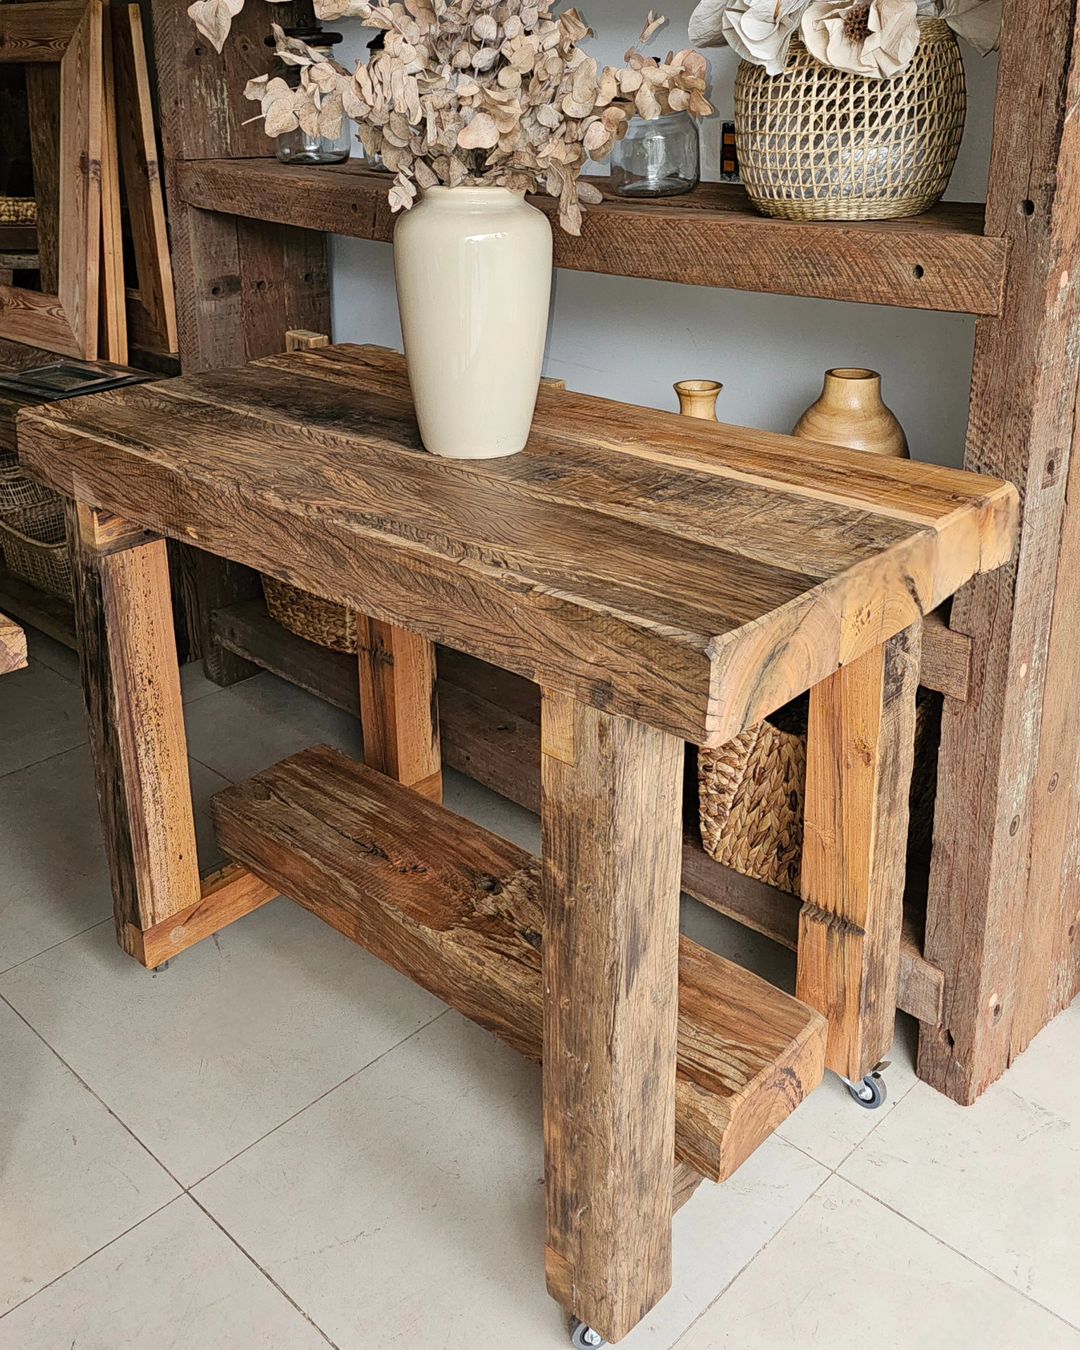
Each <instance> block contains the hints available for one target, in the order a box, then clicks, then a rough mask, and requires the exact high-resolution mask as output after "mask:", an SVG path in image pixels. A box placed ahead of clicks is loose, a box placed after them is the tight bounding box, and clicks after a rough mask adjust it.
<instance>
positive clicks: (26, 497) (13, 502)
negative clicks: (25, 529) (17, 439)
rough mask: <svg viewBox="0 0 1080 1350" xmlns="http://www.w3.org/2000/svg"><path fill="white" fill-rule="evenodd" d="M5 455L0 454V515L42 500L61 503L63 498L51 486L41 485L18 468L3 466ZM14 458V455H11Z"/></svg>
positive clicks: (39, 502)
mask: <svg viewBox="0 0 1080 1350" xmlns="http://www.w3.org/2000/svg"><path fill="white" fill-rule="evenodd" d="M7 458H8V456H7V455H0V517H3V516H4V515H6V514H7V513H8V512H9V511H21V510H23V509H24V508H25V507H27V506H40V505H41V504H42V503H43V502H52V503H53V504H54V505H59V506H62V505H63V498H62V497H61V496H60V495H59V493H56V492H53V490H52V488H47V487H42V486H41V484H40V483H35V482H34V480H33V479H32V478H27V476H26V474H24V473H23V472H22V470H21V469H19V468H18V461H17V460H16V461H15V467H13V468H12V467H5V465H4V461H5V460H6V459H7ZM11 458H12V459H14V456H11Z"/></svg>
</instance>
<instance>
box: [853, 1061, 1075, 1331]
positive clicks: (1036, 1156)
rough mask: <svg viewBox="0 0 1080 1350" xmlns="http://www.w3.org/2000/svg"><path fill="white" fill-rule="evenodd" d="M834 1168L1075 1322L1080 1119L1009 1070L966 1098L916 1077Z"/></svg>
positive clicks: (1014, 1285)
mask: <svg viewBox="0 0 1080 1350" xmlns="http://www.w3.org/2000/svg"><path fill="white" fill-rule="evenodd" d="M1074 1055H1075V1049H1074ZM1073 1062H1074V1067H1075V1059H1074V1061H1073ZM841 1174H842V1175H843V1176H845V1177H847V1178H848V1179H849V1180H850V1181H852V1182H854V1183H855V1184H856V1185H858V1186H861V1187H862V1189H863V1190H865V1191H868V1192H870V1194H872V1195H874V1196H876V1197H877V1198H878V1199H880V1200H883V1201H884V1202H885V1203H886V1204H887V1205H891V1206H892V1207H893V1208H894V1209H896V1210H899V1211H900V1213H901V1214H905V1215H906V1216H907V1217H908V1218H909V1219H912V1220H913V1221H914V1222H915V1223H917V1224H919V1226H920V1227H922V1228H925V1229H927V1230H928V1231H929V1232H931V1233H933V1234H934V1235H935V1236H936V1237H939V1238H941V1239H942V1240H943V1241H945V1242H947V1243H949V1245H950V1246H952V1247H955V1248H956V1249H957V1251H960V1252H963V1253H964V1255H965V1256H969V1257H971V1259H972V1260H974V1261H977V1262H979V1264H980V1265H982V1266H985V1267H986V1269H987V1270H990V1271H993V1273H994V1274H995V1275H998V1276H1000V1277H1001V1279H1003V1280H1005V1281H1007V1282H1008V1283H1009V1284H1011V1285H1012V1286H1013V1287H1014V1288H1016V1289H1019V1290H1020V1291H1021V1292H1023V1293H1025V1294H1029V1295H1030V1296H1031V1297H1032V1298H1034V1299H1036V1300H1037V1301H1038V1302H1039V1303H1042V1304H1043V1305H1044V1306H1045V1307H1047V1308H1050V1309H1051V1310H1052V1311H1054V1312H1056V1313H1058V1314H1060V1315H1061V1316H1062V1317H1064V1318H1066V1319H1067V1320H1068V1321H1070V1322H1072V1323H1073V1324H1074V1325H1077V1326H1080V1243H1078V1241H1077V1186H1078V1178H1080V1125H1074V1124H1072V1123H1070V1122H1069V1121H1068V1120H1066V1119H1064V1118H1063V1117H1061V1116H1059V1115H1056V1114H1055V1113H1054V1112H1053V1111H1050V1110H1048V1109H1047V1108H1046V1107H1044V1106H1040V1105H1039V1104H1038V1103H1036V1102H1033V1101H1030V1100H1029V1099H1028V1098H1026V1097H1021V1096H1020V1095H1019V1093H1018V1092H1015V1091H1014V1090H1013V1087H1012V1084H1011V1081H1010V1080H1008V1079H1007V1080H1006V1081H1005V1082H1003V1083H998V1084H996V1085H995V1086H994V1087H992V1088H991V1089H990V1090H989V1092H987V1093H986V1094H985V1095H984V1096H983V1097H982V1098H980V1100H979V1101H978V1102H977V1103H976V1104H975V1105H974V1106H970V1107H962V1106H957V1105H956V1104H955V1103H954V1102H950V1101H949V1100H948V1099H947V1098H945V1097H943V1096H942V1095H941V1094H940V1093H939V1092H935V1091H934V1090H933V1089H932V1088H930V1087H927V1086H926V1084H925V1083H917V1084H916V1085H915V1087H913V1088H912V1090H911V1091H910V1092H909V1093H908V1095H907V1096H906V1097H905V1098H904V1100H903V1101H902V1102H901V1103H900V1105H899V1106H898V1107H897V1108H896V1110H895V1111H893V1112H892V1113H891V1114H890V1115H889V1116H888V1117H887V1118H886V1119H885V1120H883V1121H882V1123H881V1125H880V1127H879V1128H878V1129H877V1130H875V1131H874V1133H873V1134H872V1135H871V1136H870V1138H869V1139H868V1140H867V1141H866V1142H865V1143H864V1144H863V1145H861V1146H860V1147H859V1148H858V1149H857V1150H856V1151H855V1152H854V1153H853V1154H852V1155H851V1157H850V1158H848V1160H847V1162H845V1163H844V1165H843V1167H842V1169H841Z"/></svg>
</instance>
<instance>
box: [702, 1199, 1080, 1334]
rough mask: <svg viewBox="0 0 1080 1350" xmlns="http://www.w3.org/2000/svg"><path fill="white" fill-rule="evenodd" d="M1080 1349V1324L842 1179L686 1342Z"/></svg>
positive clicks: (804, 1210)
mask: <svg viewBox="0 0 1080 1350" xmlns="http://www.w3.org/2000/svg"><path fill="white" fill-rule="evenodd" d="M856 1345H867V1346H873V1347H874V1350H953V1348H954V1347H962V1346H977V1347H978V1350H1020V1348H1021V1347H1024V1346H1032V1347H1034V1346H1037V1347H1038V1348H1039V1350H1080V1333H1078V1332H1076V1331H1075V1330H1074V1329H1072V1328H1071V1327H1068V1326H1066V1325H1065V1323H1064V1322H1061V1321H1059V1320H1058V1318H1056V1317H1054V1316H1053V1315H1052V1314H1050V1313H1048V1312H1046V1311H1044V1310H1043V1309H1041V1308H1039V1307H1037V1306H1036V1305H1035V1304H1034V1303H1032V1302H1031V1301H1030V1300H1028V1299H1025V1298H1023V1297H1021V1296H1020V1295H1019V1294H1017V1293H1016V1292H1015V1291H1014V1290H1012V1289H1010V1288H1008V1286H1007V1285H1004V1284H1002V1283H1001V1281H1000V1280H996V1279H995V1278H994V1277H993V1276H992V1275H989V1274H987V1273H986V1271H984V1270H981V1269H980V1268H979V1267H978V1266H976V1265H973V1264H972V1263H971V1262H970V1261H966V1260H964V1258H963V1257H962V1256H959V1255H957V1254H956V1252H953V1251H950V1250H949V1248H947V1247H945V1246H943V1245H942V1244H941V1243H940V1242H938V1241H936V1240H935V1239H934V1238H933V1237H931V1236H930V1235H929V1234H927V1233H924V1232H922V1230H921V1229H919V1228H916V1227H915V1226H914V1225H913V1224H910V1223H908V1222H907V1221H906V1220H905V1219H903V1218H901V1217H900V1216H899V1215H896V1214H894V1213H892V1212H891V1211H890V1210H888V1209H886V1208H885V1206H884V1205H880V1204H878V1203H877V1202H876V1201H874V1200H872V1199H871V1198H870V1197H869V1196H866V1195H864V1194H862V1192H860V1191H858V1190H856V1189H855V1188H854V1187H852V1186H849V1185H848V1184H847V1183H846V1182H844V1181H842V1180H841V1179H840V1178H838V1177H832V1178H830V1180H829V1181H827V1182H826V1184H825V1185H824V1186H823V1187H822V1188H821V1190H819V1191H818V1192H817V1194H816V1195H815V1196H814V1197H813V1198H812V1199H811V1200H810V1201H809V1203H808V1204H806V1205H805V1206H804V1207H803V1208H802V1209H801V1210H800V1211H799V1213H798V1214H797V1215H796V1216H795V1217H794V1218H793V1219H792V1220H791V1222H790V1223H788V1225H787V1226H786V1227H785V1228H784V1230H783V1232H782V1233H781V1234H780V1235H779V1236H778V1237H777V1238H775V1239H774V1240H773V1241H772V1242H771V1243H770V1244H769V1245H768V1246H767V1247H766V1248H765V1249H764V1251H762V1252H761V1254H760V1255H759V1256H757V1257H756V1258H755V1259H754V1261H753V1262H752V1263H751V1264H750V1265H749V1266H748V1267H747V1269H746V1270H744V1271H743V1273H742V1274H741V1275H740V1276H739V1278H738V1279H737V1280H736V1281H735V1283H734V1284H733V1285H732V1286H731V1287H730V1288H729V1289H728V1290H727V1291H726V1292H725V1293H724V1295H723V1297H721V1298H719V1299H718V1300H717V1301H716V1302H715V1303H714V1304H713V1306H712V1307H711V1308H710V1309H709V1311H708V1312H707V1313H706V1314H705V1316H704V1317H702V1318H701V1319H700V1320H699V1321H698V1322H697V1324H696V1325H695V1326H694V1328H693V1329H692V1330H691V1332H690V1333H689V1334H688V1335H687V1336H684V1337H683V1339H682V1340H680V1341H679V1343H678V1350H811V1347H812V1350H851V1347H852V1346H856Z"/></svg>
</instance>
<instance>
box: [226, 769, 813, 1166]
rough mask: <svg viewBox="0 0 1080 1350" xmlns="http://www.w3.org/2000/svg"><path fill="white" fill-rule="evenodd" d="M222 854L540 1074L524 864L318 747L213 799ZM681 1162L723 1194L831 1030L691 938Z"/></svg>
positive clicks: (784, 1111)
mask: <svg viewBox="0 0 1080 1350" xmlns="http://www.w3.org/2000/svg"><path fill="white" fill-rule="evenodd" d="M214 816H215V821H216V824H217V829H218V838H219V842H220V843H221V846H222V848H224V850H225V851H226V853H228V854H229V855H230V856H232V857H234V858H236V859H237V860H238V861H240V862H242V863H243V864H244V866H246V867H248V868H249V869H250V870H251V871H252V872H255V873H256V874H257V875H259V876H261V877H262V878H263V879H264V881H266V882H267V884H268V885H269V886H270V887H272V888H273V889H276V890H278V891H280V892H281V893H282V894H285V895H289V896H291V897H292V899H294V900H296V901H297V902H298V903H300V904H302V905H303V906H304V907H305V908H306V909H310V910H311V911H312V912H313V913H315V914H318V915H319V916H320V917H321V918H322V919H324V920H325V921H326V922H327V923H330V924H331V925H332V926H333V927H335V928H337V929H338V930H339V931H341V932H343V933H345V935H346V936H347V937H350V938H351V939H352V940H353V941H355V942H359V943H360V944H361V945H362V946H364V947H366V948H367V949H368V950H369V951H371V952H373V953H374V954H375V955H376V956H378V957H379V958H380V959H382V960H384V961H388V962H389V963H390V964H391V965H393V966H394V967H395V968H396V969H398V970H400V971H402V972H403V973H404V974H406V975H408V976H409V977H410V978H411V979H413V980H415V981H416V982H417V983H419V984H422V985H423V986H424V987H425V988H426V989H429V990H430V991H431V992H432V993H434V994H435V995H436V996H437V997H439V998H442V999H444V1000H446V1002H448V1003H450V1004H451V1006H453V1007H454V1008H456V1009H457V1010H458V1011H459V1012H461V1013H463V1014H464V1015H465V1016H467V1017H470V1018H471V1019H472V1020H473V1021H475V1022H478V1023H480V1025H481V1026H484V1027H486V1028H487V1029H488V1030H489V1031H492V1032H494V1033H495V1034H496V1035H497V1036H499V1037H500V1038H501V1039H502V1040H504V1041H506V1042H507V1043H508V1044H509V1045H511V1046H513V1047H514V1048H515V1049H516V1050H518V1051H520V1052H521V1053H522V1054H525V1055H527V1056H529V1058H531V1059H539V1058H540V1057H541V1036H542V1023H543V1014H542V1004H543V979H542V974H541V960H542V957H541V951H542V946H543V939H542V929H543V919H542V913H541V904H540V885H541V882H540V864H539V862H538V861H537V860H536V859H535V858H533V857H532V856H531V855H530V854H528V853H526V852H524V850H522V849H519V848H517V847H516V846H515V845H513V844H511V843H509V842H508V841H506V840H504V839H500V838H499V837H498V836H496V835H493V834H490V833H489V832H488V831H486V830H483V829H481V828H480V827H479V826H477V825H474V824H472V823H471V822H470V821H467V820H464V819H462V818H460V817H458V816H454V815H452V814H451V813H450V812H448V811H447V810H446V809H445V808H443V807H441V806H438V805H436V804H435V803H433V802H430V801H427V800H425V799H423V798H420V797H418V796H416V794H415V793H410V792H409V791H408V790H407V789H405V788H402V787H400V786H399V785H398V784H396V783H394V782H393V781H392V780H390V779H386V778H384V777H382V776H381V775H379V774H375V773H373V772H372V771H371V770H370V769H367V768H365V766H363V765H361V764H357V763H356V762H355V761H353V760H351V759H348V758H346V757H345V756H344V755H341V754H338V753H337V752H336V751H333V750H329V749H326V748H325V747H324V748H320V749H315V750H307V751H304V752H303V754H300V755H297V756H295V757H294V758H293V759H291V760H287V761H286V762H285V763H283V764H279V765H275V766H274V767H273V768H271V769H267V770H266V771H265V772H264V773H261V774H259V775H258V776H257V777H256V778H254V779H251V780H249V781H248V782H246V783H242V784H239V785H237V786H235V787H231V788H228V789H226V790H225V791H224V792H222V793H219V794H218V796H217V797H216V798H215V800H214ZM679 950H680V990H681V994H680V998H681V1011H680V1018H679V1066H678V1081H677V1084H676V1098H677V1126H676V1144H675V1146H676V1156H677V1157H678V1158H679V1159H681V1160H682V1161H684V1162H686V1163H688V1164H689V1165H690V1166H692V1167H694V1168H695V1169H696V1170H697V1171H698V1172H699V1173H700V1174H701V1175H703V1176H707V1177H710V1178H712V1179H713V1180H722V1179H723V1178H725V1177H728V1176H730V1175H731V1174H732V1172H734V1171H735V1169H736V1168H737V1167H738V1166H739V1165H740V1164H741V1163H742V1162H744V1161H745V1159H746V1158H747V1157H748V1156H749V1154H750V1153H751V1152H753V1150H754V1149H755V1148H756V1147H757V1146H758V1144H760V1143H761V1142H762V1140H763V1139H764V1138H765V1137H766V1136H767V1135H768V1133H769V1132H770V1131H771V1130H772V1129H774V1128H775V1127H776V1125H777V1124H779V1123H780V1121H781V1120H783V1119H784V1117H785V1116H786V1115H788V1114H789V1113H790V1112H791V1111H792V1110H794V1109H795V1107H796V1106H797V1105H798V1103H799V1101H800V1100H802V1098H803V1097H804V1096H805V1095H806V1094H807V1093H808V1092H810V1091H812V1090H813V1088H814V1087H815V1086H816V1085H817V1083H818V1082H819V1081H820V1078H821V1073H822V1058H823V1054H824V1023H823V1021H822V1019H821V1018H820V1016H819V1015H818V1014H817V1013H815V1012H812V1011H811V1010H810V1009H808V1008H805V1007H803V1006H802V1005H801V1004H799V1003H797V1002H796V1001H795V1000H794V999H793V998H791V997H790V996H788V995H787V994H783V993H781V992H780V990H778V989H775V988H774V987H773V986H772V985H770V984H768V983H766V982H765V981H764V980H761V979H758V978H757V976H754V975H751V974H750V973H749V972H748V971H744V970H741V969H740V968H739V967H738V966H735V965H732V964H731V963H730V962H728V961H725V960H724V959H723V958H722V957H719V956H715V955H713V954H712V953H711V952H706V951H704V950H703V949H701V948H699V947H697V946H696V944H694V943H692V942H690V941H689V940H688V939H685V938H684V939H682V941H681V943H680V948H679Z"/></svg>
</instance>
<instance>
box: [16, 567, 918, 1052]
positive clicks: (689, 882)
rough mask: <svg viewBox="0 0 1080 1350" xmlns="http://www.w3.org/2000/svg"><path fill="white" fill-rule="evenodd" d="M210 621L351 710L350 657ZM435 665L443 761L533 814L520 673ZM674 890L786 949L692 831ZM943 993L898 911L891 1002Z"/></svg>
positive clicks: (787, 929)
mask: <svg viewBox="0 0 1080 1350" xmlns="http://www.w3.org/2000/svg"><path fill="white" fill-rule="evenodd" d="M2 601H3V590H2V588H0V603H2ZM214 621H215V628H216V631H217V633H218V637H219V639H220V641H222V642H223V643H224V644H225V645H226V646H228V647H229V648H230V650H232V651H234V652H236V653H237V654H238V655H240V656H243V657H244V658H245V659H246V660H249V661H252V662H253V663H254V664H255V665H257V666H259V667H260V668H261V669H263V670H269V671H271V672H272V673H273V674H275V675H280V676H281V677H282V678H283V679H286V680H289V681H291V682H292V683H293V684H297V685H299V686H300V688H302V689H307V690H308V691H309V692H310V693H313V694H316V695H317V696H318V697H319V698H322V699H325V700H326V701H327V702H328V703H331V704H332V705H333V706H334V707H336V708H341V709H342V710H343V711H344V712H349V713H352V714H353V716H354V717H358V716H359V697H358V691H357V686H356V680H355V678H354V675H355V665H354V662H353V660H352V658H351V657H350V656H346V655H344V654H342V653H340V652H332V651H327V650H326V649H325V648H322V647H316V646H315V645H314V644H313V643H310V642H305V641H304V639H303V638H299V637H297V636H296V635H295V634H294V633H290V632H289V631H288V629H285V628H282V627H281V625H280V624H277V623H275V622H274V620H273V619H271V618H270V616H269V615H268V614H267V613H266V606H265V605H264V604H263V603H262V602H261V601H258V600H254V601H249V602H247V603H246V604H241V605H235V606H233V607H232V608H231V609H228V610H221V611H219V612H218V613H217V614H216V615H215V620H214ZM924 647H925V643H924ZM924 659H925V650H924ZM438 666H439V685H438V696H439V725H440V730H441V739H442V749H443V760H444V763H445V764H447V765H448V766H449V767H450V768H452V769H457V770H458V771H459V772H460V773H464V774H468V775H469V777H471V778H475V779H476V780H477V781H478V782H480V783H483V784H484V786H485V787H488V788H491V789H492V790H493V791H494V792H498V793H500V794H501V795H502V796H504V797H508V798H509V799H510V800H511V801H513V802H516V803H517V804H518V805H519V806H524V807H525V808H526V809H527V810H529V811H534V812H539V810H540V774H539V763H540V699H539V690H538V689H537V687H536V686H535V685H534V684H532V683H530V682H529V681H527V680H523V679H521V677H520V676H517V675H511V674H509V673H508V672H507V671H500V670H497V669H496V668H495V667H493V666H489V665H487V664H486V663H484V662H482V661H477V660H475V659H474V658H472V657H469V656H465V655H463V654H462V653H460V652H453V651H450V650H449V649H447V648H443V649H441V650H440V651H439V653H438ZM682 888H683V890H684V891H685V892H687V893H688V894H689V895H691V896H693V897H694V899H695V900H699V901H701V902H702V903H703V904H707V905H709V906H711V907H712V908H713V909H718V910H719V911H720V912H721V913H722V914H727V915H728V916H729V917H730V918H733V919H736V920H737V921H738V922H739V923H742V924H745V925H746V926H747V927H748V928H754V929H756V930H757V931H758V932H760V933H763V934H764V935H765V936H766V937H768V938H771V939H772V940H773V941H774V942H779V943H780V944H781V945H782V946H786V947H790V948H791V949H792V950H793V951H794V949H795V946H796V944H797V942H798V932H799V902H798V900H797V899H795V897H793V896H791V895H789V894H787V893H786V892H785V891H778V890H775V889H774V888H773V887H771V886H765V885H763V884H762V883H761V882H758V881H755V880H754V879H753V878H751V877H744V876H741V875H740V874H739V873H738V872H733V871H731V869H730V868H727V867H723V866H722V865H721V864H720V863H717V862H715V861H714V860H713V859H712V858H710V857H709V856H708V854H706V853H705V851H704V849H703V848H702V847H701V841H700V839H699V838H697V837H695V836H694V835H692V834H688V835H686V836H685V837H684V839H683V870H682ZM943 997H944V976H943V975H942V972H941V971H940V970H938V969H937V968H936V967H935V966H932V965H930V964H929V962H927V961H926V960H925V959H924V958H923V954H922V933H921V932H919V931H917V930H916V927H915V925H914V923H913V922H912V921H911V920H910V919H909V917H908V916H906V915H905V923H904V932H903V935H902V937H901V942H900V982H899V988H898V991H897V996H896V1006H897V1008H898V1009H899V1010H900V1011H901V1012H906V1013H909V1014H910V1015H911V1016H912V1017H917V1018H919V1020H920V1021H926V1022H933V1023H934V1024H935V1025H936V1024H937V1021H938V1019H939V1017H940V1014H941V1009H942V1000H943Z"/></svg>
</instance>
